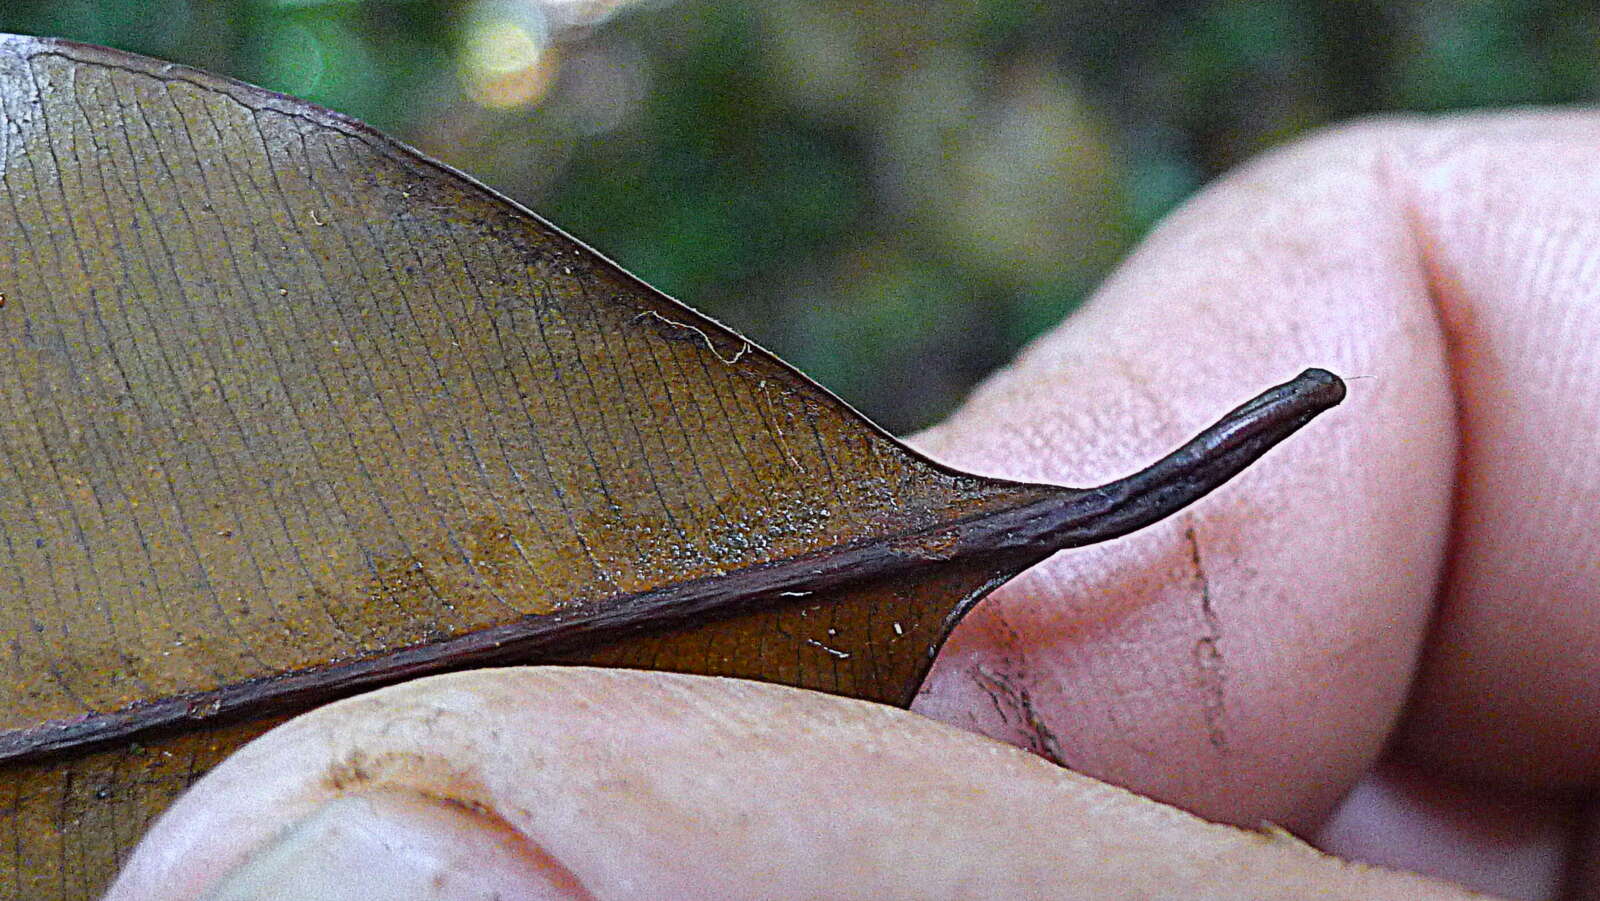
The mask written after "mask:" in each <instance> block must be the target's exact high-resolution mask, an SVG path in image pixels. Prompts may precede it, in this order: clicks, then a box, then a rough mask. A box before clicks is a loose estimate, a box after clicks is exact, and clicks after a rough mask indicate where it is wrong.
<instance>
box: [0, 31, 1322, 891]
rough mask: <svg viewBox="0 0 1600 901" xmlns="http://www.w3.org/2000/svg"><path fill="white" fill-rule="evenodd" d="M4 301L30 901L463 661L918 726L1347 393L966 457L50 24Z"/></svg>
mask: <svg viewBox="0 0 1600 901" xmlns="http://www.w3.org/2000/svg"><path fill="white" fill-rule="evenodd" d="M0 293H3V295H4V297H5V303H4V305H3V306H0V360H3V365H0V458H3V459H4V460H5V462H6V465H5V466H3V467H0V638H3V640H4V643H5V648H6V649H7V651H8V653H6V654H3V655H0V766H4V767H5V768H6V769H5V785H6V787H7V788H9V790H10V792H11V796H10V798H9V800H8V801H7V802H4V803H8V805H9V806H7V807H5V808H3V811H4V817H5V818H6V819H8V820H9V821H10V822H9V825H10V826H11V828H12V829H13V831H14V833H15V834H16V835H17V836H18V837H19V838H18V840H17V841H16V842H14V843H13V846H12V850H11V851H9V852H0V855H3V856H4V860H5V861H6V862H8V863H6V864H0V873H9V885H7V883H6V882H5V881H3V880H0V887H4V888H5V889H6V890H7V892H8V896H10V897H29V898H48V897H61V898H66V897H86V896H90V895H92V894H93V893H95V892H96V891H98V890H99V888H100V887H101V886H103V884H104V881H105V880H106V879H107V878H108V877H109V875H110V874H111V873H113V872H114V870H115V867H116V866H117V865H118V864H119V863H120V861H121V860H122V859H123V858H124V857H125V855H126V853H127V852H128V851H129V850H130V849H131V847H132V845H133V844H134V842H136V840H137V837H138V835H139V833H140V832H141V831H142V828H143V826H144V824H145V822H147V820H148V819H149V817H151V816H153V815H155V814H156V813H157V812H159V810H160V809H162V808H163V807H164V806H165V804H166V803H167V802H168V801H169V800H170V798H171V797H172V796H174V795H175V793H176V792H178V791H181V789H182V788H183V787H184V786H185V785H187V784H188V783H189V782H190V781H192V780H193V779H194V778H196V777H197V776H198V774H200V773H202V772H203V771H204V770H205V769H206V768H207V767H209V766H210V765H212V764H214V763H215V762H216V761H218V760H220V759H221V757H222V756H225V755H226V753H227V751H228V750H229V749H231V748H233V747H237V745H238V744H240V743H242V742H243V741H245V740H247V739H248V738H249V737H252V736H253V735H255V734H258V733H259V732H260V731H262V730H263V729H264V728H266V726H267V725H269V724H271V723H272V722H275V721H277V720H278V719H281V718H282V717H283V716H285V715H287V714H288V713H290V712H292V711H294V710H297V709H303V708H304V707H306V706H308V705H311V704H314V703H316V702H318V701H322V700H326V699H329V698H332V697H337V696H340V695H343V694H349V693H351V692H354V691H357V690H360V689H362V688H366V687H370V686H374V685H378V684H383V683H386V682H391V681H395V680H398V679H402V678H407V677H411V676H416V675H420V674H423V673H427V672H434V671H439V670H442V669H445V668H450V667H459V666H464V665H475V664H477V665H481V664H485V663H493V662H507V661H518V662H526V661H533V660H543V661H583V662H603V663H611V664H616V665H627V666H642V667H651V668H662V669H676V670H686V671H691V672H705V673H720V674H725V675H735V676H743V677H749V678H759V679H768V680H775V681H783V682H787V683H790V684H794V685H799V686H803V687H809V688H816V689H820V690H826V691H834V692H841V693H846V694H851V695H855V696H858V697H865V698H871V699H875V700H880V701H884V702H888V703H896V704H906V703H909V700H910V698H911V696H912V694H913V693H914V692H915V690H916V687H917V685H918V683H919V682H920V680H921V678H922V675H923V673H924V672H925V671H926V668H927V666H928V663H929V661H930V660H931V658H932V655H933V653H934V652H935V651H936V650H937V647H938V645H939V643H940V642H941V641H942V640H943V637H944V635H945V634H946V633H947V632H948V629H949V627H950V626H951V625H952V624H953V623H954V621H955V619H956V618H957V617H958V616H959V615H960V613H961V612H963V611H964V610H965V609H967V608H968V607H969V606H970V605H971V604H972V603H974V602H975V601H976V600H977V599H978V598H979V597H981V596H982V594H983V593H985V592H986V591H988V590H989V589H991V588H993V587H994V586H996V585H998V584H1000V583H1001V582H1003V581H1004V580H1005V579H1006V578H1009V577H1010V576H1011V575H1014V574H1015V573H1016V572H1018V571H1020V570H1021V569H1022V568H1024V567H1026V566H1028V565H1030V564H1031V563H1033V562H1035V561H1036V560H1038V559H1040V558H1042V557H1043V556H1045V555H1047V554H1048V553H1051V552H1053V551H1054V550H1056V549H1059V548H1061V547H1066V546H1071V545H1075V544H1082V543H1086V542H1088V541H1092V540H1099V539H1102V538H1106V537H1111V536H1113V535H1116V534H1121V533H1123V532H1126V531H1129V530H1130V529H1132V528H1137V527H1139V526H1140V525H1143V524H1144V523H1147V522H1150V521H1153V520H1154V519H1156V518H1159V517H1160V516H1163V515H1165V514H1166V513H1168V512H1171V511H1172V510H1174V509H1176V508H1178V507H1180V506H1182V505H1183V504H1185V503H1188V502H1189V501H1190V500H1192V499H1194V498H1195V497H1198V496H1199V495H1201V494H1203V493H1204V492H1205V491H1207V490H1210V488H1212V487H1215V485H1216V484H1219V483H1220V482H1221V481H1222V480H1225V479H1226V478H1227V477H1229V476H1230V475H1231V474H1232V473H1233V472H1236V471H1237V470H1238V469H1240V468H1242V467H1243V466H1244V465H1247V464H1248V463H1249V462H1250V461H1251V460H1253V459H1255V457H1257V456H1259V455H1260V454H1261V453H1263V452H1265V450H1266V449H1267V448H1268V447H1270V446H1271V444H1273V443H1275V442H1276V441H1278V440H1280V439H1281V438H1283V437H1285V436H1286V435H1287V434H1288V433H1289V432H1291V431H1293V430H1294V428H1297V427H1298V426H1299V425H1300V424H1302V423H1303V422H1304V421H1306V420H1307V419H1309V418H1310V417H1311V416H1312V415H1315V413H1316V412H1317V411H1319V410H1320V409H1322V408H1324V407H1326V406H1329V405H1331V404H1332V403H1336V402H1337V400H1338V397H1339V396H1340V394H1341V392H1342V388H1340V387H1339V383H1338V382H1337V379H1334V378H1333V377H1332V376H1328V375H1327V374H1325V373H1312V374H1308V375H1306V376H1302V377H1301V379H1300V380H1297V381H1296V382H1294V383H1290V384H1289V385H1286V386H1283V387H1280V388H1279V389H1275V391H1276V393H1269V395H1266V396H1264V398H1263V399H1262V400H1258V401H1256V402H1253V404H1254V406H1252V405H1246V407H1243V408H1241V409H1240V410H1238V411H1235V413H1234V414H1232V415H1231V416H1230V417H1229V419H1227V420H1225V421H1224V422H1223V423H1222V424H1219V426H1217V427H1214V428H1213V429H1212V430H1211V431H1208V432H1207V433H1205V434H1203V435H1202V436H1201V437H1200V438H1198V439H1196V441H1195V442H1192V443H1191V444H1190V445H1188V446H1186V447H1185V448H1184V449H1183V450H1181V451H1179V452H1178V453H1177V454H1175V455H1174V456H1173V457H1170V458H1168V459H1167V460H1166V461H1163V462H1162V463H1161V464H1158V465H1157V466H1156V467H1153V468H1152V469H1151V470H1147V471H1146V472H1145V473H1141V474H1139V475H1137V476H1134V477H1131V478H1130V479H1127V480H1124V481H1123V482H1119V483H1114V484H1113V485H1112V486H1107V487H1106V488H1101V489H1092V490H1088V491H1080V490H1074V489H1065V488H1057V487H1053V486H1040V485H1023V484H1016V483H1011V482H1005V481H1001V480H995V479H987V478H980V477H977V476H972V475H967V474H963V473H959V472H955V471H952V470H949V469H947V468H944V467H941V466H938V465H936V464H934V463H932V462H930V461H928V460H926V459H923V458H922V457H920V456H918V455H917V454H915V453H913V452H911V451H910V450H908V449H907V448H905V447H904V446H903V445H901V444H900V443H899V442H897V441H895V440H894V439H893V438H892V437H890V436H889V435H887V434H885V433H883V432H882V431H881V430H879V429H877V428H876V427H874V426H872V425H871V424H870V423H868V422H867V421H866V420H864V419H863V418H862V417H860V416H859V415H858V414H856V413H855V412H854V411H852V410H850V409H849V408H848V407H847V406H846V405H844V404H843V403H841V402H840V401H839V400H838V399H836V398H834V397H833V396H831V395H830V394H828V393H827V392H826V391H824V390H823V389H822V388H820V387H818V386H817V385H816V384H814V383H813V382H811V381H810V380H808V379H806V378H805V377H804V376H802V375H800V374H799V373H797V372H795V371H794V370H793V369H791V368H789V367H788V366H787V365H785V364H784V363H782V362H781V361H779V360H778V359H776V358H775V357H773V356H772V355H770V354H768V353H767V352H765V351H763V350H761V349H760V348H757V347H754V346H753V345H751V344H750V343H749V342H747V341H746V340H744V339H743V338H741V337H740V336H738V335H737V334H735V333H733V332H731V331H729V330H728V329H726V328H723V327H721V326H719V325H717V324H716V323H714V322H712V321H710V320H708V319H706V318H705V317H703V316H700V315H699V314H697V313H695V312H693V311H692V310H690V309H688V308H686V307H684V306H682V305H681V304H679V303H677V302H676V301H673V300H671V299H670V298H667V297H665V296H663V295H661V294H660V293H659V292H656V291H654V290H653V289H651V288H649V287H648V286H646V285H644V284H643V283H641V282H639V281H638V280H637V279H635V278H633V277H632V276H630V275H628V274H627V273H625V272H623V271H622V270H620V269H619V268H617V267H616V266H615V265H613V264H611V263H610V262H609V261H607V260H605V259H603V258H601V257H600V256H599V255H597V254H595V253H594V252H593V251H591V250H589V249H588V248H586V247H584V246H583V245H581V244H579V243H578V242H576V241H574V240H572V239H571V238H569V237H567V236H566V235H564V234H562V233H561V232H560V231H558V230H557V229H555V228H553V227H552V226H550V225H549V224H547V223H545V222H544V221H542V220H540V219H539V218H537V217H536V216H534V215H533V214H531V213H529V212H527V211H525V210H523V209H522V208H520V207H518V206H516V205H515V204H512V203H511V202H509V201H507V200H505V199H504V198H502V197H500V196H498V195H496V194H494V193H493V192H491V191H489V190H488V189H486V188H484V187H482V186H481V185H478V184H477V183H475V182H473V181H471V180H470V179H468V178H466V177H465V176H462V175H460V174H459V173H456V172H454V171H453V170H450V169H447V168H445V167H443V166H441V165H439V164H437V163H434V162H432V161H430V160H428V159H426V158H424V157H422V156H420V155H419V154H417V153H416V152H414V151H412V150H410V149H408V148H406V147H404V146H402V145H400V144H397V143H396V142H394V141H392V140H390V139H388V138H386V137H384V136H382V135H379V134H377V133H375V132H373V131H372V130H370V129H368V128H366V127H365V126H362V125H360V124H359V123H356V122H353V121H351V120H348V119H346V118H344V117H341V116H339V115H336V114H333V113H330V112H327V111H325V110H321V109H318V108H315V107H313V106H311V105H309V104H306V103H303V102H300V101H297V100H293V99H291V98H286V97H282V96H279V95H275V94H271V93H269V92H266V91H263V90H260V89H258V88H253V87H249V86H247V85H242V84H239V83H236V82H232V81H228V80H226V79H222V78H218V77H216V76H212V75H208V74H205V73H201V72H197V71H194V70H191V69H186V68H183V67H179V66H173V65H168V64H164V63H160V62H157V61H153V60H148V59H144V58H140V57H135V56H131V55H128V54H124V53H119V52H116V51H111V50H105V49H102V48H94V47H87V46H83V45H77V44H70V43H66V42H61V41H53V40H40V39H32V38H6V39H4V40H3V41H0ZM0 797H4V795H3V793H0ZM7 865H8V866H9V870H7V869H6V866H7Z"/></svg>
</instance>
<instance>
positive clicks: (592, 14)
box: [0, 0, 1600, 431]
mask: <svg viewBox="0 0 1600 901" xmlns="http://www.w3.org/2000/svg"><path fill="white" fill-rule="evenodd" d="M0 30H4V31H12V32H21V33H28V34H50V35H57V36H62V37H68V38H74V39H77V40H82V41H88V42H92V43H99V44H107V45H110V46H114V47H119V48H122V49H126V50H132V51H135V52H139V53H146V54H150V55H153V56H158V57H162V58H165V59H172V60H176V61H179V62H185V63H189V64H192V65H196V66H200V67H202V68H206V69H210V70H213V71H218V72H221V73H224V74H228V75H232V76H235V77H238V78H242V79H245V80H247V81H252V82H255V83H258V84H262V85H265V86H266V87H269V88H273V89H275V90H280V91H284V92H287V93H292V94H296V95H298V96H303V97H307V98H309V99H311V100H314V101H316V102H318V103H321V104H323V105H326V106H329V107H332V108H334V109H337V110H339V111H342V112H345V113H349V114H350V115H353V116H356V117H358V118H360V119H364V120H366V121H368V122H370V123H372V124H373V125H376V126H377V127H379V128H381V129H384V130H386V131H389V132H391V133H393V134H395V135H397V136H398V137H400V138H402V139H404V140H406V141H408V142H410V143H412V144H415V145H417V146H419V147H420V148H422V149H423V150H424V151H426V152H427V153H430V154H432V155H433V156H436V157H438V158H440V159H443V160H444V161H446V162H449V163H451V164H453V165H455V166H457V167H459V168H461V169H464V170H466V171H467V172H469V173H471V174H473V175H475V176H476V177H478V178H479V179H481V180H483V181H485V182H487V183H488V184H490V185H492V186H493V187H495V188H498V189H499V190H501V191H503V192H505V193H507V194H510V195H511V196H513V197H515V198H517V199H519V200H521V201H523V202H525V203H527V204H529V205H530V206H532V207H533V208H534V209H536V210H538V211H539V212H541V213H543V214H544V215H545V216H546V217H547V218H550V219H552V220H554V221H555V222H556V223H557V224H559V225H561V226H563V227H564V228H566V229H567V230H569V231H571V232H573V233H574V234H576V235H577V236H579V237H580V238H582V239H583V240H585V241H587V242H589V243H590V244H592V245H594V246H595V247H597V248H599V249H600V250H602V251H603V252H605V253H607V254H609V255H611V256H612V257H614V258H616V259H618V260H619V261H620V262H621V263H622V264H623V265H624V266H626V267H628V268H630V269H632V270H633V271H635V272H636V273H637V274H639V275H641V276H642V277H644V278H645V279H646V280H647V281H650V282H651V283H653V284H655V285H657V286H659V287H661V288H662V289H664V290H666V291H668V292H669V293H672V294H674V295H676V296H678V297H680V298H682V299H684V300H686V301H688V302H690V303H692V304H694V305H695V306H697V307H699V308H700V309H702V310H705V311H706V312H708V313H710V314H712V315H714V316H716V317H718V318H720V319H722V320H724V321H725V322H728V323H729V324H731V325H733V326H734V327H736V328H738V329H740V330H741V331H743V332H745V333H746V334H748V335H750V336H752V337H754V338H755V339H757V340H759V341H761V342H762V343H763V344H766V345H767V346H768V347H770V348H772V349H773V350H775V351H777V352H778V353H779V354H780V355H781V356H783V357H785V358H786V359H788V360H790V361H791V362H793V363H795V364H796V365H798V366H799V367H800V368H802V369H803V370H805V371H806V372H808V373H809V374H811V375H812V376H813V377H815V378H817V379H818V380H820V381H822V382H823V383H824V384H826V385H827V386H829V387H830V388H832V389H834V390H835V391H836V392H838V393H840V394H841V395H843V396H844V397H845V398H846V399H847V400H849V401H851V402H852V403H854V404H855V405H857V406H858V407H860V408H861V409H863V410H864V411H865V412H866V413H868V414H869V415H870V416H872V417H874V418H875V419H877V420H878V421H880V422H882V423H883V424H884V425H886V426H888V427H889V428H891V429H895V430H900V431H905V430H909V429H914V428H917V427H919V426H922V425H925V424H927V423H930V422H932V421H934V420H936V419H937V418H938V417H939V416H940V415H942V414H943V413H944V412H946V411H948V410H949V409H950V408H951V407H952V406H954V405H955V404H956V403H957V402H959V400H960V398H961V396H962V395H963V394H964V393H965V391H966V390H967V389H968V388H969V387H970V386H971V384H972V383H973V382H974V381H975V380H976V379H977V378H979V377H981V375H982V374H983V373H984V372H986V371H987V370H989V369H990V368H992V367H994V366H995V365H997V364H999V363H1000V362H1002V361H1004V360H1005V359H1006V358H1007V357H1008V356H1010V355H1011V354H1013V353H1015V351H1016V350H1017V348H1018V347H1020V346H1021V345H1022V344H1023V343H1025V342H1026V341H1027V340H1028V339H1029V338H1030V337H1032V336H1033V335H1035V334H1037V333H1038V332H1039V331H1040V330H1042V329H1044V328H1046V327H1048V326H1049V325H1050V324H1051V323H1053V322H1055V321H1057V320H1059V319H1060V318H1061V317H1062V316H1063V315H1065V314H1066V313H1068V312H1069V311H1071V310H1072V308H1073V307H1074V306H1075V305H1077V304H1078V303H1080V302H1081V300H1082V299H1083V297H1084V296H1085V294H1086V293H1087V292H1088V291H1089V290H1090V289H1091V288H1092V286H1093V285H1094V284H1095V283H1096V282H1098V281H1099V280H1100V279H1101V278H1103V277H1104V276H1105V274H1106V273H1107V271H1108V270H1109V269H1110V267H1111V266H1113V265H1114V264H1115V262H1116V261H1117V259H1118V258H1119V257H1120V256H1121V255H1122V254H1123V253H1125V252H1126V251H1127V250H1128V248H1129V247H1130V246H1131V245H1132V244H1133V243H1134V242H1135V241H1137V240H1138V239H1139V237H1140V236H1141V235H1142V234H1143V233H1144V232H1145V231H1146V230H1147V229H1149V228H1150V227H1151V226H1152V225H1153V224H1154V223H1155V222H1156V221H1157V220H1158V219H1159V218H1160V217H1161V216H1162V215H1163V214H1164V213H1166V212H1167V211H1168V210H1169V209H1171V208H1172V207H1173V206H1174V205H1175V204H1177V203H1179V202H1181V201H1182V200H1183V199H1184V198H1185V197H1187V196H1188V195H1189V194H1191V193H1193V192H1194V191H1195V190H1197V189H1198V188H1199V187H1200V186H1201V185H1203V184H1204V183H1205V182H1206V181H1207V180H1208V179H1210V178H1212V177H1213V176H1215V175H1216V174H1218V173H1219V172H1221V171H1222V170H1224V169H1226V168H1227V167H1229V166H1231V165H1234V164H1236V163H1238V162H1240V161H1241V160H1243V159H1245V158H1247V157H1249V156H1250V155H1252V154H1255V153H1258V152H1260V151H1262V150H1264V149H1266V148H1270V147H1272V146H1274V145H1277V144H1281V143H1283V142H1284V141H1287V140H1289V139H1291V138H1293V137H1295V136H1296V135H1299V134H1302V133H1304V132H1305V131H1307V130H1309V129H1313V128H1316V127H1318V126H1321V125H1324V124H1327V123H1330V122H1336V121H1340V120H1344V119H1348V118H1350V117H1352V116H1358V115H1362V114H1366V113H1372V112H1380V111H1399V110H1427V111H1431V110H1448V109H1457V108H1467V107H1478V106H1500V105H1513V104H1527V103H1551V102H1584V101H1591V100H1592V99H1593V98H1594V97H1595V95H1596V92H1597V87H1600V11H1597V10H1596V8H1594V7H1593V5H1592V4H1587V3H1581V2H1576V0H1559V2H1513V0H1475V2H1464V3H1462V2H1435V0H1425V2H1409V3H1402V2H1388V3H1380V2H1362V0H1351V2H1340V3H1331V2H1330V3H1313V2H1304V0H1302V2H1296V0H1262V2H1243V0H1208V2H1198V0H1187V2H1172V0H1162V2H1157V0H1077V2H1061V3H1046V2H1033V0H922V2H920V3H916V4H910V3H893V2H887V0H855V2H848V3H846V2H832V0H804V2H802V0H765V2H731V0H678V2H662V0H636V2H628V0H545V2H540V0H475V2H443V0H387V2H385V0H208V2H201V0H7V2H5V3H4V4H3V5H0Z"/></svg>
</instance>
